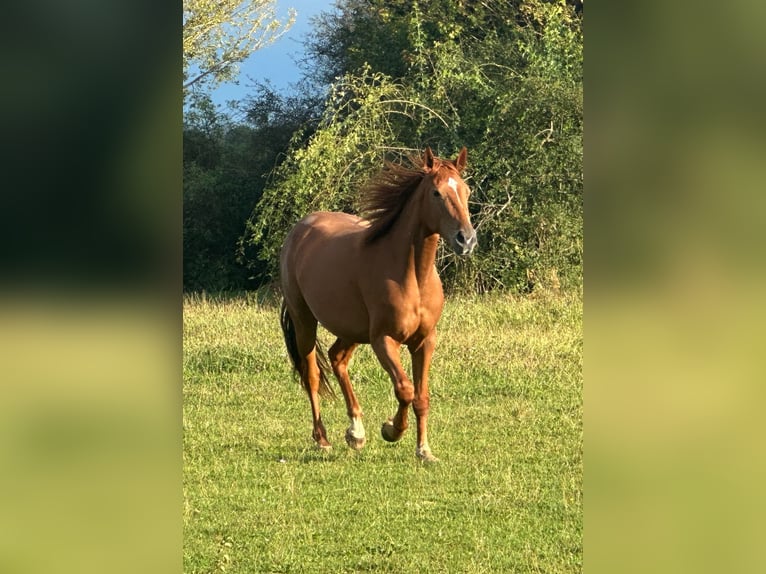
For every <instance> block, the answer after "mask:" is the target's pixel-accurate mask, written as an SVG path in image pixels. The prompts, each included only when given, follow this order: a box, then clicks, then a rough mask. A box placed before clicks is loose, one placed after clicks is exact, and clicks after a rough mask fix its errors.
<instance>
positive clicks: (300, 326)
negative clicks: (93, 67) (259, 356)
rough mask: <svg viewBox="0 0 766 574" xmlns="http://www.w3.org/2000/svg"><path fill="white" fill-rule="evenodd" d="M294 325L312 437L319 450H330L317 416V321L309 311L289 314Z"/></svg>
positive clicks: (325, 434) (318, 385) (320, 418)
mask: <svg viewBox="0 0 766 574" xmlns="http://www.w3.org/2000/svg"><path fill="white" fill-rule="evenodd" d="M291 315H292V316H293V317H294V318H293V323H294V325H295V341H296V345H297V347H298V355H299V356H300V359H301V365H300V376H301V384H302V385H303V388H305V389H306V392H307V393H308V396H309V402H310V403H311V417H312V420H313V425H314V430H313V432H312V437H313V438H314V440H315V441H316V443H317V446H318V447H319V448H321V449H324V450H328V449H330V448H331V446H330V443H329V441H328V440H327V431H326V430H325V428H324V424H323V423H322V417H321V416H320V414H319V387H320V380H321V378H320V377H321V375H320V371H319V364H318V362H317V352H318V349H317V347H316V330H317V320H316V319H315V318H314V316H313V315H311V313H310V312H309V311H307V310H306V311H305V312H303V313H295V314H294V315H293V314H292V313H291Z"/></svg>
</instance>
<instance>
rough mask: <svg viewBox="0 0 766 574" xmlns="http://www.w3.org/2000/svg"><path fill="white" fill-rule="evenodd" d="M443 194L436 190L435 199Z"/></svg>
mask: <svg viewBox="0 0 766 574" xmlns="http://www.w3.org/2000/svg"><path fill="white" fill-rule="evenodd" d="M440 195H441V193H439V190H438V189H434V197H439V196H440Z"/></svg>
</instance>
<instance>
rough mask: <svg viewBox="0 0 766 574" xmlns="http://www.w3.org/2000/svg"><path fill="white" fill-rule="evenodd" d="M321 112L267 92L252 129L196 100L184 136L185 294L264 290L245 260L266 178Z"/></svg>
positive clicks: (251, 119) (305, 101)
mask: <svg viewBox="0 0 766 574" xmlns="http://www.w3.org/2000/svg"><path fill="white" fill-rule="evenodd" d="M296 110H299V111H297V112H296ZM314 113H315V111H314V102H313V100H312V98H311V97H310V96H308V95H305V94H304V95H299V96H296V97H294V98H292V99H281V98H279V97H277V96H276V95H275V94H274V93H273V92H272V91H271V90H270V89H268V88H267V87H263V86H262V87H261V90H260V92H259V94H258V96H257V100H256V101H254V102H251V106H250V110H249V115H248V122H247V123H234V122H233V121H231V120H230V119H229V118H228V117H227V116H225V115H224V114H222V113H221V112H220V111H219V110H217V109H216V108H215V107H214V106H213V104H212V102H211V101H210V99H209V97H207V96H193V97H192V99H191V104H190V106H189V107H188V108H187V110H186V113H185V119H186V122H185V126H184V134H183V135H184V189H183V199H184V213H183V234H184V235H183V246H184V252H183V262H184V289H186V290H203V289H204V290H208V291H220V290H228V289H234V290H238V289H245V288H248V287H250V288H252V287H254V286H256V285H254V284H253V281H252V279H251V277H252V276H253V275H258V274H259V270H258V269H257V268H253V269H250V270H248V269H247V268H245V267H244V266H242V265H240V264H239V262H238V260H237V258H238V245H239V242H240V238H241V237H242V235H243V233H244V232H245V222H246V221H247V218H248V216H249V215H250V214H251V213H252V211H253V208H254V207H255V205H256V203H257V202H258V199H259V198H260V196H261V193H262V192H263V187H264V184H265V181H266V180H265V178H264V174H267V173H269V172H270V171H271V170H272V169H273V167H274V165H275V164H277V162H278V160H279V156H280V154H281V153H282V151H283V150H284V149H285V148H286V147H287V145H288V144H289V142H290V138H291V134H292V133H293V132H295V131H296V130H300V129H307V130H308V129H310V126H311V125H312V123H314V124H315V121H314V120H313V118H312V115H313V114H314ZM296 141H297V140H296Z"/></svg>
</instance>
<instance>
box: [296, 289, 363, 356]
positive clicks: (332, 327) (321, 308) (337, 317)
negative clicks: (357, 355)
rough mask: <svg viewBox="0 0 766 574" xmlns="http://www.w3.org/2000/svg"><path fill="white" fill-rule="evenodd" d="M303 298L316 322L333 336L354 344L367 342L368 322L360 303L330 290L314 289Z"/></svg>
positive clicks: (346, 294) (345, 294) (347, 295)
mask: <svg viewBox="0 0 766 574" xmlns="http://www.w3.org/2000/svg"><path fill="white" fill-rule="evenodd" d="M304 297H305V299H306V303H307V304H308V306H309V308H310V309H311V312H312V313H313V315H314V317H316V319H317V321H319V323H320V324H321V325H322V326H323V327H324V328H325V329H327V330H328V331H330V332H331V333H332V334H333V335H335V336H336V337H340V338H342V339H345V340H347V341H353V342H355V343H367V342H369V338H370V333H369V332H370V327H369V325H370V320H369V316H368V315H367V309H366V308H365V307H364V305H363V304H361V301H356V300H355V298H354V297H351V296H349V294H348V293H340V292H333V291H332V290H331V289H315V290H313V292H312V293H311V294H304Z"/></svg>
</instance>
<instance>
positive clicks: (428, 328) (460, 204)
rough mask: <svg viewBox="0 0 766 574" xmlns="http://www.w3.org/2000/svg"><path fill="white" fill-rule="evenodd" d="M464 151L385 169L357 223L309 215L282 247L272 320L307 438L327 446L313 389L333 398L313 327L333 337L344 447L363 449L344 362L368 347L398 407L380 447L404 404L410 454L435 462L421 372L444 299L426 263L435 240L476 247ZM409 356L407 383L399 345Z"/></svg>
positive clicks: (398, 432) (398, 424) (402, 420)
mask: <svg viewBox="0 0 766 574" xmlns="http://www.w3.org/2000/svg"><path fill="white" fill-rule="evenodd" d="M466 155H467V153H466V149H465V148H463V149H462V150H461V151H460V153H459V154H458V156H457V158H456V159H455V160H453V161H447V160H441V159H439V158H436V157H434V155H433V153H432V152H431V149H430V148H426V150H425V155H424V157H423V158H419V159H418V160H416V161H417V163H419V164H422V165H419V166H416V165H415V161H412V162H411V163H412V165H411V166H408V167H405V166H403V165H397V164H390V163H389V164H387V165H386V166H385V167H384V169H383V170H382V171H381V173H380V174H379V175H378V176H377V177H376V178H374V179H373V180H372V181H371V182H370V183H369V184H368V185H367V186H366V188H365V189H364V190H363V194H362V207H363V212H364V214H365V215H366V219H362V218H359V217H356V216H354V215H349V214H347V213H328V212H320V213H312V214H311V215H309V216H307V217H305V218H303V219H302V220H301V221H299V222H298V223H297V224H296V226H295V227H294V228H293V229H292V231H290V233H289V235H288V236H287V238H286V239H285V242H284V244H283V246H282V253H281V257H280V273H281V282H282V294H283V297H284V301H283V303H282V312H281V321H282V331H283V333H284V336H285V344H286V345H287V349H288V352H289V355H290V359H291V361H292V364H293V366H294V367H295V370H296V371H297V372H298V374H299V375H300V379H301V383H302V384H303V387H304V388H305V389H306V391H307V392H308V395H309V400H310V401H311V413H312V416H313V420H314V431H313V438H314V440H315V441H316V442H317V445H318V446H319V447H320V448H322V449H329V448H330V443H329V442H328V441H327V433H326V431H325V427H324V425H323V424H322V419H321V417H320V415H319V393H320V391H321V392H322V394H328V393H330V394H332V391H331V390H330V387H329V386H328V382H327V375H326V372H327V370H328V369H327V367H326V364H325V361H324V359H323V357H322V354H321V352H320V351H319V350H318V348H317V345H316V331H317V322H319V323H321V324H322V325H323V326H324V327H325V328H326V329H327V330H328V331H330V332H331V333H332V334H333V335H335V336H336V337H337V340H336V341H335V343H334V344H333V345H332V347H330V350H329V358H330V365H331V366H332V371H333V373H334V374H335V376H336V377H337V379H338V382H339V383H340V388H341V391H342V392H343V397H344V398H345V400H346V407H347V412H348V417H349V419H350V421H351V425H350V426H349V427H348V430H347V431H346V442H347V443H348V444H349V446H350V447H352V448H354V449H361V448H362V447H363V446H364V444H365V440H366V439H365V432H364V425H363V424H362V409H361V408H360V406H359V402H358V401H357V399H356V396H355V395H354V390H353V389H352V387H351V381H350V380H349V377H348V371H347V366H348V363H349V360H350V359H351V354H352V353H353V352H354V349H355V348H356V347H357V346H358V345H359V344H362V343H370V344H371V345H372V348H373V350H374V351H375V354H376V355H377V357H378V360H379V361H380V363H381V365H382V366H383V368H384V369H385V370H386V372H387V373H388V374H389V376H390V377H391V380H392V382H393V384H394V392H395V394H396V398H397V400H398V402H399V408H398V410H397V411H396V414H395V415H394V416H393V417H392V418H389V419H388V420H387V421H386V422H384V423H383V427H382V429H381V434H382V435H383V438H384V439H385V440H387V441H390V442H393V441H397V440H399V439H400V438H401V436H402V433H403V432H404V431H405V429H406V428H407V412H408V409H409V406H410V404H412V406H413V410H414V411H415V417H416V419H417V449H416V455H417V456H418V457H419V458H420V459H422V460H424V461H435V460H437V459H436V457H435V456H434V455H433V454H432V453H431V449H430V447H429V446H428V437H427V421H428V408H429V398H428V369H429V365H430V364H431V356H432V354H433V351H434V344H435V341H436V323H437V321H438V320H439V316H440V315H441V311H442V306H443V304H444V294H443V291H442V284H441V280H440V279H439V276H438V274H437V273H436V267H435V266H434V260H435V258H436V248H437V246H438V243H439V236H442V237H444V238H445V240H446V241H448V242H449V244H450V246H451V247H452V249H454V250H455V252H457V253H458V254H460V255H467V254H470V253H471V252H472V251H473V249H474V247H475V246H476V232H475V231H474V229H473V226H472V225H471V221H470V218H469V213H468V195H469V190H468V186H467V185H466V184H465V182H464V181H463V179H462V178H461V177H460V174H461V172H462V171H463V169H464V168H465V165H466ZM401 345H407V348H408V349H409V351H410V354H411V355H412V371H413V380H410V378H409V377H408V376H407V374H406V373H405V372H404V369H402V365H401V362H400V360H399V348H400V346H401Z"/></svg>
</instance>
